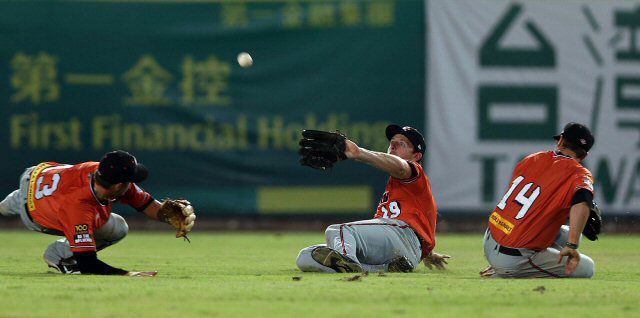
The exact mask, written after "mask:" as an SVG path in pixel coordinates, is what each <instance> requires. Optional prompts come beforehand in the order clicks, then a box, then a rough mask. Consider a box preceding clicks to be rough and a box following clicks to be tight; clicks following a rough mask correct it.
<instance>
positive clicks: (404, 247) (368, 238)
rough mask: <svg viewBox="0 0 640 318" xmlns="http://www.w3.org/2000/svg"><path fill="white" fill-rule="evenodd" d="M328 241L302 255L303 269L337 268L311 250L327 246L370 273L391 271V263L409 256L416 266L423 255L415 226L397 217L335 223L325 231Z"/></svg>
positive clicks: (306, 250)
mask: <svg viewBox="0 0 640 318" xmlns="http://www.w3.org/2000/svg"><path fill="white" fill-rule="evenodd" d="M325 237H326V240H327V244H318V245H313V246H309V247H307V248H304V249H302V250H301V251H300V253H299V254H298V260H297V265H298V268H300V270H302V271H303V272H327V273H335V272H336V271H335V270H333V269H331V268H329V267H326V266H323V265H321V264H319V263H318V262H316V261H315V260H314V259H313V258H312V257H311V252H312V251H313V250H314V249H316V248H318V247H323V246H328V247H330V248H332V249H333V250H335V251H337V252H339V253H341V254H342V255H345V256H346V257H348V258H350V259H351V260H353V261H354V262H357V263H359V264H360V265H361V266H362V268H363V269H364V270H365V271H367V272H383V271H387V269H388V265H389V262H391V261H392V260H394V259H396V258H398V257H399V256H404V257H406V258H407V259H408V260H409V262H410V263H411V265H412V266H413V267H414V268H415V267H416V266H417V265H418V264H419V263H420V259H421V257H422V250H421V248H420V241H419V240H418V237H417V236H416V234H415V232H414V231H413V230H412V229H411V227H410V226H409V225H408V224H407V223H405V222H403V221H400V220H397V219H384V218H379V219H372V220H363V221H357V222H351V223H343V224H333V225H330V226H329V227H328V228H327V230H326V231H325Z"/></svg>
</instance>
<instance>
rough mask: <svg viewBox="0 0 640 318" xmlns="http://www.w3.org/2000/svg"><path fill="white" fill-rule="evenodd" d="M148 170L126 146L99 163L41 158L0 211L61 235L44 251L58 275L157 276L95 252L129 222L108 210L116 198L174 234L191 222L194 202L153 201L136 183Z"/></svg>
mask: <svg viewBox="0 0 640 318" xmlns="http://www.w3.org/2000/svg"><path fill="white" fill-rule="evenodd" d="M147 175H148V170H147V168H146V167H145V166H143V165H142V164H139V163H138V162H137V161H136V158H135V157H134V156H132V155H131V154H129V153H127V152H125V151H120V150H119V151H113V152H109V153H107V154H106V155H105V156H104V157H103V158H102V160H101V161H100V162H99V163H98V162H85V163H81V164H77V165H66V164H59V163H54V162H44V163H41V164H39V165H37V166H35V167H30V168H27V169H26V170H25V172H24V173H23V174H22V176H21V177H20V187H19V189H18V190H15V191H13V192H12V193H11V194H9V195H8V196H7V197H6V198H5V199H4V200H3V201H2V202H1V203H0V214H2V215H20V218H21V219H22V222H23V223H24V225H25V226H26V227H27V228H29V229H30V230H33V231H36V232H41V233H45V234H52V235H59V236H64V238H62V239H59V240H57V241H55V242H53V243H52V244H51V245H49V247H48V248H47V249H46V251H45V253H44V261H45V262H46V263H47V265H49V267H52V268H54V269H56V270H57V271H59V272H60V273H62V274H100V275H126V276H155V275H156V274H157V272H132V271H127V270H123V269H120V268H115V267H112V266H109V265H107V264H106V263H104V262H102V261H100V260H99V259H98V257H97V251H100V250H102V249H104V248H106V247H108V246H110V245H113V244H115V243H117V242H119V241H120V240H122V239H123V238H124V237H125V236H126V235H127V232H128V230H129V226H128V225H127V222H125V220H124V219H123V218H122V217H121V216H120V215H118V214H115V213H111V209H112V207H113V203H114V202H116V201H120V202H121V203H124V204H127V205H129V206H131V207H133V208H135V209H136V210H138V211H139V212H143V213H144V214H145V215H147V216H148V217H150V218H152V219H157V220H160V221H163V222H167V223H170V224H171V225H173V226H174V227H175V228H176V229H177V233H176V237H185V238H186V235H187V233H189V232H190V231H191V228H192V227H193V225H194V221H195V218H196V216H195V214H194V211H193V207H192V206H191V204H190V203H189V201H186V200H165V201H163V202H162V203H161V202H158V201H157V200H155V199H154V198H153V197H152V196H151V195H149V193H147V192H145V191H144V190H142V189H141V188H140V187H138V186H137V185H136V183H138V182H142V181H144V180H145V179H146V178H147Z"/></svg>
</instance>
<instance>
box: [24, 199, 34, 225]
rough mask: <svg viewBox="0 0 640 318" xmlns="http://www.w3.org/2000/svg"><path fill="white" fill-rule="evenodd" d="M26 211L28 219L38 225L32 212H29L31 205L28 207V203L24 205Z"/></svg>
mask: <svg viewBox="0 0 640 318" xmlns="http://www.w3.org/2000/svg"><path fill="white" fill-rule="evenodd" d="M24 210H25V211H27V217H28V218H29V220H30V221H31V222H33V223H36V222H35V221H34V220H33V217H31V212H29V205H28V204H26V203H25V204H24Z"/></svg>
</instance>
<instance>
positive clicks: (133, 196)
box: [120, 183, 153, 211]
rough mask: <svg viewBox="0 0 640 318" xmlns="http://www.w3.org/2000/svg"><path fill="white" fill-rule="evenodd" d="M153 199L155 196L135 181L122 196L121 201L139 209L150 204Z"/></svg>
mask: <svg viewBox="0 0 640 318" xmlns="http://www.w3.org/2000/svg"><path fill="white" fill-rule="evenodd" d="M151 200H153V197H152V196H151V195H150V194H149V193H147V192H145V191H144V190H143V189H142V188H140V187H139V186H138V185H137V184H135V183H131V185H130V186H129V190H127V192H126V193H125V194H124V196H122V197H121V198H120V202H122V203H124V204H127V205H129V206H130V207H132V208H134V209H136V210H138V211H140V210H141V208H142V209H144V207H146V206H147V205H149V203H150V202H151Z"/></svg>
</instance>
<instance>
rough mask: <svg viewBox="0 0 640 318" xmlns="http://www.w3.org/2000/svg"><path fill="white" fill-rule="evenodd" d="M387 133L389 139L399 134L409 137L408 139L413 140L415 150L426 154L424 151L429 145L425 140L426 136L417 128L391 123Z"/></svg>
mask: <svg viewBox="0 0 640 318" xmlns="http://www.w3.org/2000/svg"><path fill="white" fill-rule="evenodd" d="M385 133H386V135H387V139H389V140H391V138H393V136H395V135H397V134H400V135H403V136H405V137H407V139H409V141H411V143H412V144H413V148H415V152H419V153H421V154H423V155H424V151H425V148H426V147H427V145H426V144H425V142H424V137H422V134H421V133H420V132H419V131H418V130H417V129H415V128H413V127H409V126H404V127H400V126H399V125H395V124H391V125H389V126H387V129H386V130H385Z"/></svg>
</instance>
